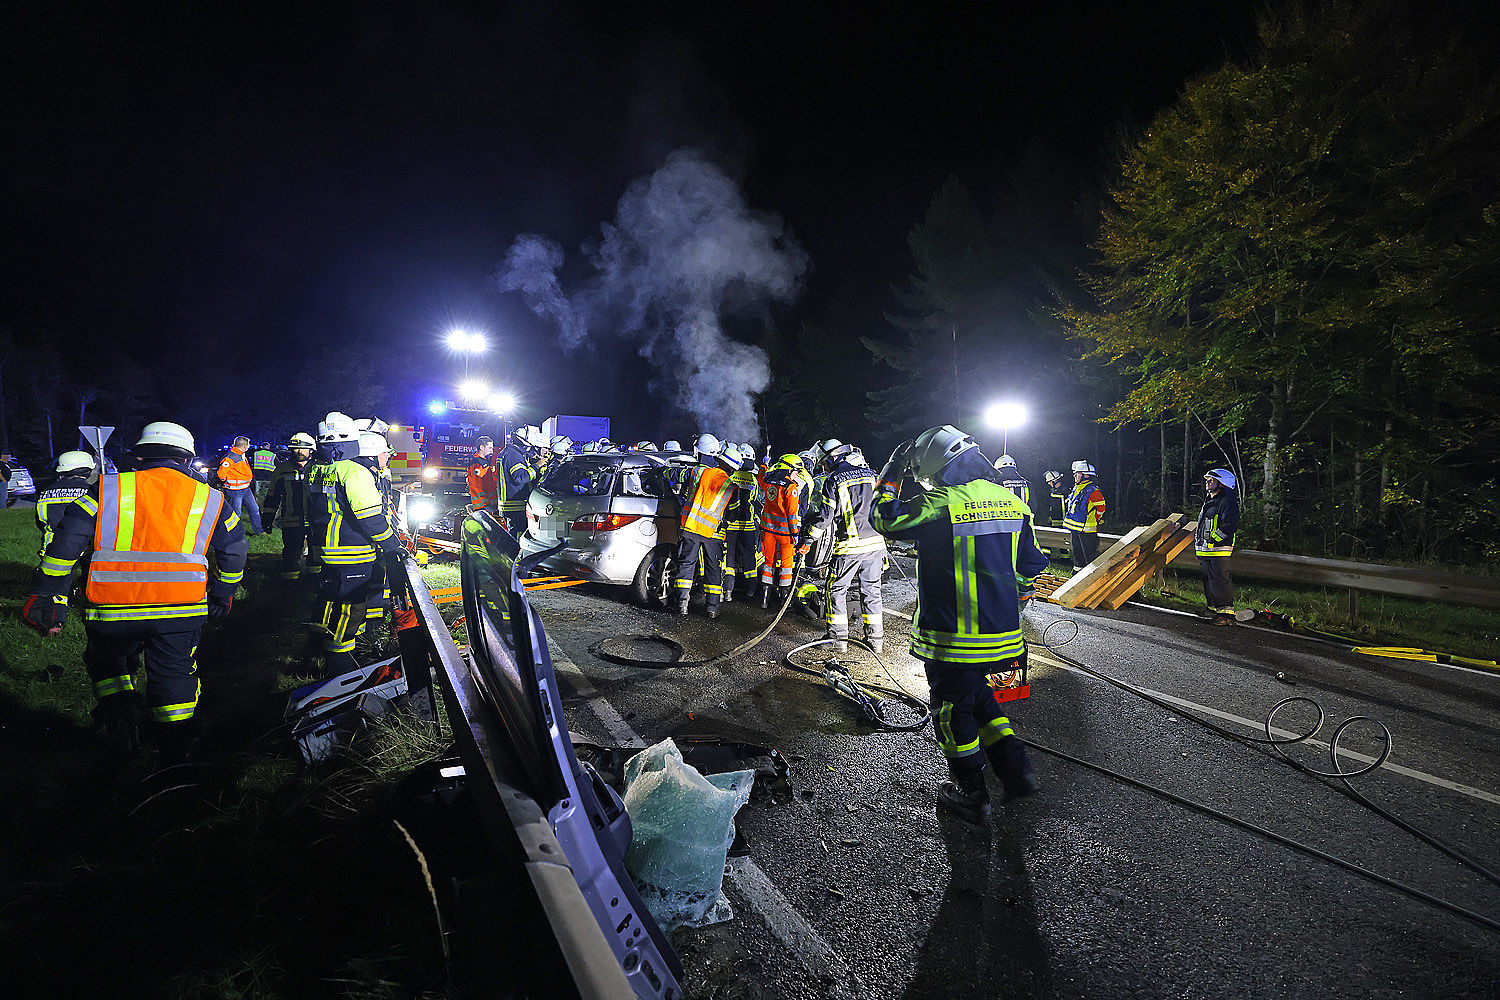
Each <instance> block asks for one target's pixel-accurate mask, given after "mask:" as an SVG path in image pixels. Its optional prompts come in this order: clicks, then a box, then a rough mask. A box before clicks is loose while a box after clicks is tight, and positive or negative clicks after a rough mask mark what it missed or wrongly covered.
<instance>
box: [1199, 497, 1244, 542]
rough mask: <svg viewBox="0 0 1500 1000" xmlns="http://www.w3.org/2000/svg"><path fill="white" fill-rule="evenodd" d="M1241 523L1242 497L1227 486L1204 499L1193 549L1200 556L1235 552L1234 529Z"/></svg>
mask: <svg viewBox="0 0 1500 1000" xmlns="http://www.w3.org/2000/svg"><path fill="white" fill-rule="evenodd" d="M1239 524H1240V498H1239V495H1238V494H1236V493H1235V491H1234V490H1231V489H1228V488H1227V487H1226V488H1224V489H1221V490H1219V492H1217V493H1215V494H1214V495H1213V496H1211V497H1209V498H1208V499H1206V500H1205V501H1203V510H1202V511H1200V512H1199V514H1198V527H1197V528H1196V529H1194V531H1193V550H1194V551H1195V552H1197V553H1198V555H1200V556H1227V555H1233V554H1234V529H1235V528H1237V527H1239Z"/></svg>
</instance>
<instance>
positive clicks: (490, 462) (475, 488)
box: [469, 436, 500, 513]
mask: <svg viewBox="0 0 1500 1000" xmlns="http://www.w3.org/2000/svg"><path fill="white" fill-rule="evenodd" d="M475 446H476V449H477V450H476V451H475V452H474V457H473V458H471V459H469V500H470V501H471V502H472V503H473V504H474V506H475V507H483V508H484V509H486V510H488V511H490V512H492V513H493V512H494V511H497V510H499V503H500V488H499V486H498V485H497V480H496V478H495V442H494V441H491V440H490V439H489V437H487V436H486V437H481V438H480V439H479V440H478V441H476V442H475Z"/></svg>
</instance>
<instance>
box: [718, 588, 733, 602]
mask: <svg viewBox="0 0 1500 1000" xmlns="http://www.w3.org/2000/svg"><path fill="white" fill-rule="evenodd" d="M719 599H720V600H721V601H723V602H724V603H725V604H733V603H734V588H733V587H725V588H724V593H723V594H722V595H721V596H720V598H719Z"/></svg>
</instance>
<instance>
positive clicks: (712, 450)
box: [693, 434, 724, 459]
mask: <svg viewBox="0 0 1500 1000" xmlns="http://www.w3.org/2000/svg"><path fill="white" fill-rule="evenodd" d="M723 450H724V443H723V442H722V441H720V440H719V439H718V438H716V437H714V436H713V435H712V434H699V435H698V440H696V441H694V442H693V453H694V454H696V455H697V456H698V457H699V458H700V459H701V458H702V457H703V456H705V455H707V456H709V457H710V458H712V457H713V456H714V455H717V454H718V453H719V452H721V451H723Z"/></svg>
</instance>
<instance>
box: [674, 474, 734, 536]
mask: <svg viewBox="0 0 1500 1000" xmlns="http://www.w3.org/2000/svg"><path fill="white" fill-rule="evenodd" d="M733 496H734V484H733V483H731V482H730V481H729V473H728V472H726V471H725V470H723V469H721V468H719V467H718V466H708V465H700V466H697V467H695V468H694V469H693V470H692V471H691V472H689V473H688V477H687V481H686V482H685V483H684V484H683V490H682V497H683V503H682V530H683V531H690V532H692V533H693V534H695V535H701V536H702V537H704V538H713V537H714V536H715V535H717V534H718V533H719V528H720V527H721V526H722V523H723V520H724V511H725V510H727V509H728V507H729V500H730V498H731V497H733Z"/></svg>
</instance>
